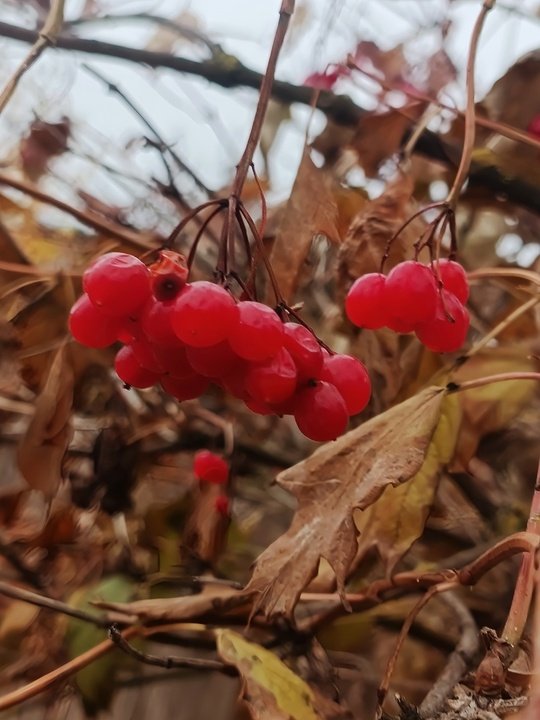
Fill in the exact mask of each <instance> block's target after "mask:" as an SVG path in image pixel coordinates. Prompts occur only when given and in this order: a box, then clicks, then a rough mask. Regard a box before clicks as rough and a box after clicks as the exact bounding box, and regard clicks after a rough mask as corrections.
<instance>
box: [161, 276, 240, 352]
mask: <svg viewBox="0 0 540 720" xmlns="http://www.w3.org/2000/svg"><path fill="white" fill-rule="evenodd" d="M237 323H238V310H237V307H236V303H235V302H234V300H233V299H232V297H231V296H230V295H229V293H228V292H227V291H226V290H224V289H223V288H222V287H220V286H219V285H215V284H214V283H211V282H207V281H206V280H198V281H197V282H194V283H191V285H189V284H188V285H186V286H185V287H184V289H183V290H182V292H181V293H180V295H178V297H177V299H176V301H175V309H174V314H173V316H172V326H173V330H174V332H175V333H176V335H177V336H178V337H179V338H180V340H182V342H185V343H186V345H192V346H193V347H209V346H210V345H217V344H218V343H220V342H223V340H225V339H226V338H227V337H228V336H229V334H230V333H231V332H232V331H233V330H234V326H235V325H237Z"/></svg>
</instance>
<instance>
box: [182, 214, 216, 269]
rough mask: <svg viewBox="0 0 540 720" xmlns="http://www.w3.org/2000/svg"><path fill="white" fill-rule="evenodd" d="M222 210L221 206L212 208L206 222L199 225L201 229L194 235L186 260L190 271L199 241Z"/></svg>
mask: <svg viewBox="0 0 540 720" xmlns="http://www.w3.org/2000/svg"><path fill="white" fill-rule="evenodd" d="M223 209H224V206H223V205H218V207H217V208H214V210H212V212H211V213H210V215H209V216H208V217H207V218H206V220H204V221H203V223H202V224H201V227H200V228H199V229H198V230H197V234H196V235H195V239H194V240H193V242H192V243H191V248H190V249H189V255H188V258H187V266H188V268H189V269H190V270H191V266H192V265H193V261H194V260H195V254H196V252H197V247H198V245H199V241H200V239H201V238H202V236H203V235H204V232H205V230H206V228H207V227H208V225H209V224H210V223H211V222H212V220H213V219H214V218H215V217H216V215H218V214H219V213H220V212H221V211H222V210H223Z"/></svg>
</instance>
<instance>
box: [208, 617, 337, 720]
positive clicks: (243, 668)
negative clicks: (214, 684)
mask: <svg viewBox="0 0 540 720" xmlns="http://www.w3.org/2000/svg"><path fill="white" fill-rule="evenodd" d="M216 635H217V648H218V653H219V654H220V656H221V658H222V659H223V660H224V661H225V662H226V663H228V664H230V665H234V666H235V667H236V668H237V669H238V671H239V673H240V675H241V676H242V679H243V681H244V690H243V695H244V700H245V702H246V704H247V706H248V708H249V711H250V713H251V716H252V717H253V718H254V720H330V719H331V718H333V719H334V720H337V718H346V717H350V715H349V713H348V712H347V711H346V710H345V709H344V708H342V707H341V706H339V705H337V704H336V703H334V702H332V701H331V700H329V699H328V698H325V697H324V696H323V695H321V694H320V693H318V692H317V691H316V690H315V689H314V688H312V687H310V685H308V684H307V683H306V682H304V680H302V679H301V678H300V677H298V675H296V674H295V673H294V672H293V671H292V670H291V669H290V668H288V667H287V665H285V663H284V662H282V661H281V660H280V659H279V658H277V657H276V656H275V655H274V654H273V653H271V652H270V651H269V650H266V649H265V648H263V647H261V646H260V645H257V644H256V643H253V642H249V640H246V639H245V638H243V637H242V636H241V635H239V634H238V633H235V632H233V631H232V630H217V631H216Z"/></svg>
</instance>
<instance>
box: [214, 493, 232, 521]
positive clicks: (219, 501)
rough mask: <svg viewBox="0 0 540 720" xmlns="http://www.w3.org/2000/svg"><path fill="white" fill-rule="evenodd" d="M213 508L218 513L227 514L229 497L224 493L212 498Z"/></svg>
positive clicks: (225, 515)
mask: <svg viewBox="0 0 540 720" xmlns="http://www.w3.org/2000/svg"><path fill="white" fill-rule="evenodd" d="M214 508H215V510H216V512H217V513H219V515H223V517H228V516H229V498H228V497H227V496H226V495H218V496H217V498H216V499H215V500H214Z"/></svg>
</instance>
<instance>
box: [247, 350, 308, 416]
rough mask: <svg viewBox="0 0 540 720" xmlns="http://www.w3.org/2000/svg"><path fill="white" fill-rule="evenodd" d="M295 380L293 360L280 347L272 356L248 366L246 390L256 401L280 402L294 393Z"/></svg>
mask: <svg viewBox="0 0 540 720" xmlns="http://www.w3.org/2000/svg"><path fill="white" fill-rule="evenodd" d="M296 381H297V375H296V365H295V364H294V360H293V359H292V357H291V355H290V354H289V353H288V352H287V350H285V348H281V350H280V351H279V352H278V353H277V354H276V355H274V357H272V358H269V359H268V360H265V361H264V362H262V363H258V364H257V365H252V366H251V367H250V368H249V370H248V372H247V376H246V390H247V391H248V393H249V394H250V396H251V397H252V398H253V399H254V400H257V401H258V402H264V403H270V404H271V403H280V402H283V401H284V400H286V399H287V398H288V397H290V396H291V395H292V394H293V393H294V391H295V390H296Z"/></svg>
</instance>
